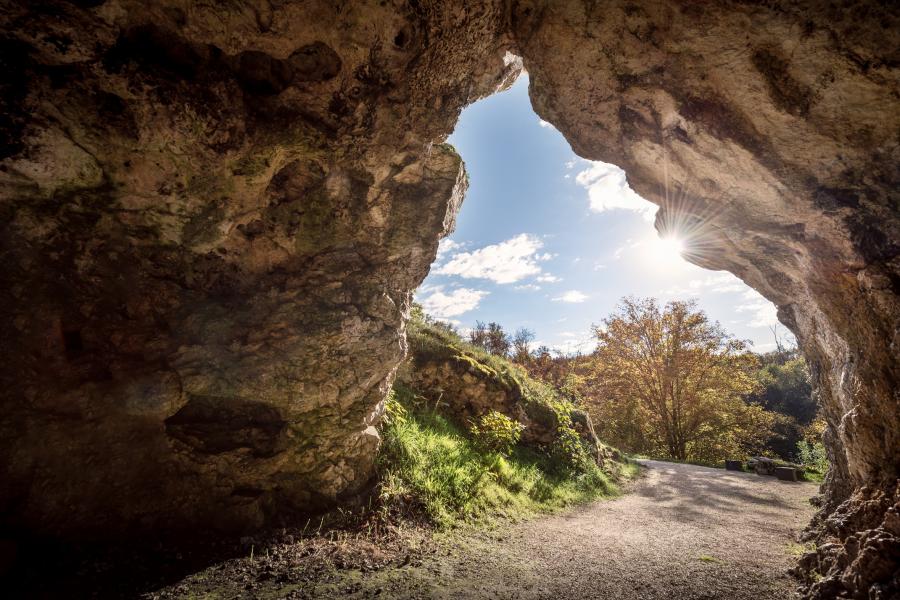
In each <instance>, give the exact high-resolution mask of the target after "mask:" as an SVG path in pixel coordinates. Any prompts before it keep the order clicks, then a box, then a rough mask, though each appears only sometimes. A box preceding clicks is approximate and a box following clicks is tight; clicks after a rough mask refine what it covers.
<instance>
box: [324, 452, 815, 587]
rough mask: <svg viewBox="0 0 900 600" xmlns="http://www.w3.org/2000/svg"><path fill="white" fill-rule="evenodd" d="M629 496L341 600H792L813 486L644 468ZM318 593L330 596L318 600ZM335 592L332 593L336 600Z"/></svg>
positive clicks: (367, 578) (380, 576)
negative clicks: (794, 566) (795, 545)
mask: <svg viewBox="0 0 900 600" xmlns="http://www.w3.org/2000/svg"><path fill="white" fill-rule="evenodd" d="M644 464H645V465H646V466H647V467H648V469H647V472H646V475H645V476H644V477H643V478H641V479H640V480H639V481H638V482H637V483H635V484H634V488H633V490H632V491H631V493H629V494H627V495H625V496H623V497H621V498H619V499H616V500H613V501H607V502H598V503H594V504H591V505H589V506H586V507H584V508H581V509H579V510H576V511H574V512H569V513H566V514H561V515H558V516H553V517H548V518H543V519H538V520H534V521H530V522H527V523H523V524H521V525H517V526H514V527H510V528H507V529H504V530H502V531H500V532H493V533H486V534H477V535H474V536H464V537H461V538H460V539H458V540H455V541H454V542H453V543H451V544H449V550H447V551H446V553H439V554H438V555H435V556H432V557H429V558H428V559H426V560H425V561H424V562H422V563H421V564H420V565H418V566H409V567H404V568H401V569H393V570H389V571H386V572H380V573H370V574H366V575H363V576H362V577H361V578H360V580H358V581H357V582H355V584H354V585H352V586H350V587H347V588H343V589H342V590H341V591H342V592H343V594H342V595H344V596H345V597H371V596H372V595H374V594H376V593H377V594H378V595H379V596H381V597H416V598H421V597H434V598H548V599H549V598H598V599H602V598H609V599H614V600H631V599H635V600H637V599H641V600H652V599H657V598H658V599H667V600H668V599H682V598H684V599H700V598H727V599H728V600H743V599H747V600H766V599H770V598H771V599H775V598H778V599H783V598H790V597H791V595H792V593H793V589H794V582H793V580H792V579H791V578H790V577H789V576H788V575H787V574H786V570H787V569H788V568H789V567H790V565H791V563H792V561H793V560H794V557H793V556H792V555H791V552H790V550H791V547H792V542H793V540H794V539H795V538H796V535H797V534H798V533H799V531H800V530H801V529H802V528H803V527H804V526H805V525H806V523H808V522H809V519H810V517H811V516H812V513H813V508H812V507H811V506H810V505H809V503H808V499H809V498H810V497H811V496H813V495H815V493H816V489H817V488H816V485H815V484H810V483H788V482H781V481H777V480H776V479H774V478H770V477H760V476H757V475H752V474H744V473H735V472H729V471H723V470H719V469H709V468H705V467H698V466H693V465H682V464H673V463H664V462H657V461H646V462H645V463H644ZM320 591H321V592H324V593H327V592H328V591H330V590H324V589H323V590H320ZM334 591H337V590H334Z"/></svg>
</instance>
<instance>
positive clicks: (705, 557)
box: [697, 554, 722, 563]
mask: <svg viewBox="0 0 900 600" xmlns="http://www.w3.org/2000/svg"><path fill="white" fill-rule="evenodd" d="M697 558H698V559H700V561H702V562H705V563H720V562H722V561H721V560H719V559H718V558H716V557H715V556H710V555H709V554H701V555H700V556H698V557H697Z"/></svg>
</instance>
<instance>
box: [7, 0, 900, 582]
mask: <svg viewBox="0 0 900 600" xmlns="http://www.w3.org/2000/svg"><path fill="white" fill-rule="evenodd" d="M0 21H2V30H3V34H2V42H0V44H2V49H3V51H2V55H0V62H2V66H3V71H4V78H3V81H2V83H0V89H2V107H0V113H2V114H0V138H2V143H0V182H2V183H0V190H2V191H0V194H2V215H3V218H2V231H3V234H2V266H0V272H2V274H3V285H2V287H0V306H2V308H3V312H4V315H5V316H4V319H3V322H2V328H3V330H2V338H3V340H4V357H3V366H2V369H0V373H2V384H3V396H2V397H3V411H2V417H0V432H2V435H0V455H2V460H0V510H2V527H3V528H4V529H8V530H15V531H22V530H24V531H29V532H35V533H40V534H43V535H53V536H63V537H70V538H77V539H101V538H108V537H118V538H120V539H127V538H129V537H134V536H141V535H146V534H147V533H148V532H153V534H154V535H160V534H162V533H164V532H169V533H172V534H176V535H177V534H178V533H179V532H184V531H186V530H187V529H188V528H196V527H204V528H209V529H212V530H221V531H229V532H235V531H252V530H256V529H259V528H262V527H268V526H272V525H277V524H279V523H282V522H285V520H289V519H291V518H292V517H291V516H292V515H294V514H298V513H303V514H305V513H308V512H309V511H314V510H320V509H322V508H326V507H329V506H333V505H335V504H336V503H339V502H344V501H347V500H348V499H351V498H353V497H355V496H358V495H359V494H360V493H363V492H364V491H365V490H366V489H368V488H369V487H370V486H371V484H372V477H373V461H374V456H375V452H376V449H377V447H378V442H379V438H378V431H377V429H376V426H377V424H378V421H379V418H380V414H381V411H382V408H383V400H384V397H385V395H386V393H387V391H388V389H389V388H390V385H391V382H392V380H393V377H394V374H395V371H396V369H397V366H398V364H399V363H400V361H401V359H402V358H403V356H404V352H405V349H406V348H405V338H404V327H405V320H406V318H407V317H408V311H409V306H410V301H411V295H412V291H413V290H414V289H415V288H416V287H417V286H418V285H419V283H420V282H421V281H422V280H423V279H424V278H425V276H426V274H427V273H428V269H429V265H430V264H431V263H432V261H433V260H434V258H435V255H436V252H437V245H438V242H439V240H440V239H441V238H442V237H443V236H445V235H446V234H447V233H448V232H449V231H451V230H452V228H453V223H454V217H455V214H456V211H457V210H458V208H459V205H460V203H461V202H462V198H463V196H464V194H465V189H466V182H467V179H466V175H465V170H464V167H463V164H462V161H461V159H460V157H459V156H458V155H457V154H456V153H455V151H454V150H453V148H452V147H449V146H447V145H445V144H443V143H442V142H443V140H445V139H446V137H447V136H448V135H449V134H450V132H451V131H452V129H453V127H454V123H455V122H456V120H457V118H458V117H459V114H460V111H461V110H462V109H463V108H464V107H465V106H467V105H468V104H470V103H472V102H474V101H475V100H477V99H479V98H481V97H484V96H486V95H489V94H491V93H494V92H495V91H497V90H499V89H503V88H504V87H505V86H507V85H509V84H510V82H511V81H512V80H514V79H515V77H516V75H517V74H518V73H519V71H520V70H521V69H523V68H524V69H526V70H527V72H528V74H529V77H530V89H529V94H530V97H531V101H532V103H533V106H534V108H535V110H536V112H537V113H538V115H540V117H541V118H542V119H544V120H545V121H547V122H549V123H552V124H553V125H554V126H555V127H556V128H557V129H559V131H561V132H562V133H563V135H564V136H565V137H566V139H567V140H568V141H569V143H570V144H571V146H572V148H573V149H574V151H575V152H576V153H577V154H578V155H579V156H582V157H584V158H588V159H591V160H601V161H604V162H608V163H613V164H616V165H619V166H621V167H622V168H623V169H624V170H625V171H626V173H627V175H628V181H629V184H630V186H631V187H632V188H633V189H634V190H635V191H636V192H637V193H639V194H640V195H641V196H643V197H644V198H647V199H648V200H650V201H652V202H654V203H656V204H659V205H660V206H661V210H660V213H659V217H658V219H657V227H658V229H661V230H664V229H665V227H666V226H667V225H666V224H667V223H668V222H669V221H668V220H667V214H669V213H670V212H671V211H672V210H674V209H675V208H676V207H673V206H672V205H671V202H670V201H669V200H667V195H666V190H667V189H669V186H670V185H672V184H673V182H674V185H676V186H679V189H680V190H681V191H682V193H680V194H679V201H678V205H677V210H678V211H679V214H680V215H681V216H682V218H688V219H690V218H696V219H698V220H700V219H702V220H703V221H704V222H706V223H707V227H705V228H704V230H703V235H702V237H700V238H698V239H693V240H691V243H692V244H693V245H694V247H702V248H703V250H704V251H703V252H697V253H693V254H691V259H692V260H693V261H694V262H696V263H697V264H699V265H700V266H704V267H708V268H711V269H720V270H727V271H730V272H731V273H733V274H735V275H737V276H738V277H739V278H740V279H742V280H743V281H744V282H746V283H747V284H748V285H750V286H751V287H753V288H754V289H756V290H757V291H759V292H760V293H761V294H762V295H763V296H764V297H766V298H767V299H769V300H771V301H772V302H773V303H775V304H776V306H777V307H778V314H779V318H780V320H781V321H782V322H783V323H784V324H785V325H786V326H787V327H788V328H790V330H791V331H792V332H793V333H794V334H795V335H796V337H797V339H798V342H799V344H800V346H801V348H802V349H803V352H804V354H805V355H806V358H807V360H808V362H809V364H810V366H811V370H812V372H813V376H814V381H815V387H816V393H817V394H818V397H819V402H820V404H821V406H822V409H823V412H824V415H825V418H826V421H827V424H828V426H827V430H826V434H825V442H826V445H827V447H828V449H829V453H830V458H831V463H832V465H833V466H832V470H831V472H830V474H829V476H828V478H827V480H826V483H825V485H824V490H823V491H824V501H823V503H822V506H821V510H820V512H819V515H818V516H817V518H816V521H815V522H814V523H813V524H811V532H812V534H813V535H814V536H815V537H816V539H817V540H818V541H819V542H820V545H819V550H818V552H816V553H811V554H809V555H807V556H805V557H804V558H803V559H802V561H801V565H800V572H806V573H811V572H812V571H814V570H815V571H817V572H818V573H823V574H826V577H824V578H822V579H821V580H814V579H813V578H807V579H806V580H805V590H806V591H805V593H806V594H807V595H808V596H809V597H818V598H830V597H834V596H836V595H838V594H846V595H849V596H851V597H868V596H866V594H868V593H869V590H874V589H876V587H877V586H878V585H880V584H881V583H882V582H884V581H886V580H888V579H890V577H892V576H893V575H894V573H895V572H896V570H897V568H898V564H900V486H898V477H900V360H898V356H900V350H898V348H900V302H898V296H900V199H898V194H897V189H898V188H900V161H898V158H900V152H898V150H900V9H898V7H897V6H896V5H891V4H889V3H878V2H867V1H862V2H853V3H834V2H827V1H824V0H823V1H817V0H809V1H805V2H787V1H778V0H775V1H771V2H750V1H746V2H745V1H733V2H725V1H723V0H717V1H715V2H708V3H694V2H681V1H676V0H667V1H657V2H632V1H618V0H614V1H610V2H606V3H597V2H593V1H591V0H566V1H553V2H551V1H548V0H511V1H508V2H507V1H501V0H482V1H477V2H465V3H463V2H431V1H426V0H419V1H413V0H409V1H407V2H401V1H393V2H389V1H376V0H370V1H364V2H353V3H342V2H322V1H318V0H315V1H310V2H295V1H290V0H287V1H277V2H276V1H273V0H242V1H238V2H219V3H216V2H211V3H195V2H185V1H179V0H165V1H160V2H153V3H144V2H134V1H133V0H106V1H103V0H97V1H91V2H74V1H73V2H68V1H64V0H41V1H38V2H29V3H18V2H11V3H6V4H5V8H4V11H3V14H2V16H0ZM61 323H62V324H64V326H61V325H60V324H61ZM873 593H874V592H873ZM872 597H875V596H872Z"/></svg>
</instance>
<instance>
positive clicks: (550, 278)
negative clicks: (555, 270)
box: [534, 273, 562, 283]
mask: <svg viewBox="0 0 900 600" xmlns="http://www.w3.org/2000/svg"><path fill="white" fill-rule="evenodd" d="M534 280H535V281H540V282H541V283H556V282H558V281H562V279H560V278H559V277H557V276H556V275H550V274H549V273H548V274H545V275H538V276H537V277H535V278H534Z"/></svg>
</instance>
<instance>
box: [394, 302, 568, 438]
mask: <svg viewBox="0 0 900 600" xmlns="http://www.w3.org/2000/svg"><path fill="white" fill-rule="evenodd" d="M407 338H408V340H409V345H410V354H411V355H412V357H413V362H414V364H415V365H418V366H421V365H423V364H426V363H429V362H438V363H449V364H455V365H457V366H458V367H459V368H460V370H461V372H465V371H468V372H470V373H473V374H476V375H477V376H479V377H480V378H481V379H482V380H486V381H491V382H493V383H494V384H495V385H497V386H498V387H501V388H503V389H504V390H506V391H507V392H509V393H510V395H511V396H513V397H515V398H517V399H518V400H519V401H520V402H521V404H522V406H523V407H524V408H525V411H526V413H527V414H528V417H529V418H530V419H532V420H535V421H538V422H540V423H543V424H545V425H547V426H549V427H555V426H556V424H557V423H558V422H559V419H560V418H562V419H563V420H565V419H566V417H565V415H568V413H569V412H570V411H571V410H572V409H573V408H574V406H573V405H572V404H571V402H568V401H567V400H565V399H564V398H562V397H561V396H560V394H559V393H558V392H557V391H556V390H555V389H554V388H553V387H552V386H549V385H547V384H545V383H543V382H540V381H537V380H535V379H533V378H531V377H529V376H528V374H527V373H526V371H525V370H524V369H523V368H522V367H521V366H519V365H516V364H515V363H513V362H511V361H509V360H507V359H506V358H503V357H500V356H495V355H493V354H491V353H489V352H487V351H485V350H483V349H482V348H479V347H477V346H473V345H472V344H469V343H467V342H466V341H464V340H462V339H461V338H460V337H459V336H458V335H456V334H455V333H453V332H451V331H448V330H446V329H444V328H441V327H439V326H436V325H433V324H428V323H422V322H417V321H415V320H412V321H410V323H409V329H408V331H407Z"/></svg>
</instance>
